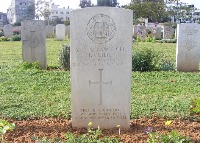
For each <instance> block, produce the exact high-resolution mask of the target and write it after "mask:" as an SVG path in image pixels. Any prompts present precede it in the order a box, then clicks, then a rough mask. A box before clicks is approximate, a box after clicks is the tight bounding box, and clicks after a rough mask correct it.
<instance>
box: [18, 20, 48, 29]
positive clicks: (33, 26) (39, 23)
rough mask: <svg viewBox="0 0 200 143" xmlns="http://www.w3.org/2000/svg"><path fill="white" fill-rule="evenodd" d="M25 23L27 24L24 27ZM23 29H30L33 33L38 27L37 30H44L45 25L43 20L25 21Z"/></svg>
mask: <svg viewBox="0 0 200 143" xmlns="http://www.w3.org/2000/svg"><path fill="white" fill-rule="evenodd" d="M24 23H26V24H25V25H24ZM23 25H24V26H23ZM22 27H23V29H24V30H29V29H30V30H31V31H35V29H36V27H37V29H41V30H44V29H45V23H44V21H43V20H25V21H22Z"/></svg>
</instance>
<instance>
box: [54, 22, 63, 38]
mask: <svg viewBox="0 0 200 143" xmlns="http://www.w3.org/2000/svg"><path fill="white" fill-rule="evenodd" d="M56 39H57V40H64V39H65V25H64V24H57V25H56Z"/></svg>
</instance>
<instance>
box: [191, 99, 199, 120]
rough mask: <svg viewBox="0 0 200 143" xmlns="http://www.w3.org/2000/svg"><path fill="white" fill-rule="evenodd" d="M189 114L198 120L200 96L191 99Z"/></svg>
mask: <svg viewBox="0 0 200 143" xmlns="http://www.w3.org/2000/svg"><path fill="white" fill-rule="evenodd" d="M190 115H192V116H194V117H196V118H197V120H198V121H200V98H198V99H194V100H193V101H192V105H191V113H190Z"/></svg>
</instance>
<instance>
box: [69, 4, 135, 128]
mask: <svg viewBox="0 0 200 143" xmlns="http://www.w3.org/2000/svg"><path fill="white" fill-rule="evenodd" d="M132 17H133V16H132V11H131V10H125V9H120V8H107V7H95V8H84V9H81V10H76V11H73V12H72V13H71V19H70V23H71V25H70V28H71V29H70V31H71V50H70V52H71V69H70V70H71V71H70V72H71V84H72V87H71V92H72V126H73V127H79V128H80V127H87V126H88V123H89V122H93V127H98V126H100V128H113V127H116V126H117V125H120V126H121V127H122V128H126V129H128V128H129V126H130V96H131V69H132V68H131V66H132V45H131V44H132V26H133V25H132Z"/></svg>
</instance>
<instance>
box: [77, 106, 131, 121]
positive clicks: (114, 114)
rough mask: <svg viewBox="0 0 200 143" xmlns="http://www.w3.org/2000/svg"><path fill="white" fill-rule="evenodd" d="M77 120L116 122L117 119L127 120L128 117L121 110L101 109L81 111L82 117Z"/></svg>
mask: <svg viewBox="0 0 200 143" xmlns="http://www.w3.org/2000/svg"><path fill="white" fill-rule="evenodd" d="M76 119H81V120H94V119H99V120H105V119H106V120H112V119H114V120H116V119H120V120H121V119H122V120H126V119H127V117H126V115H124V114H123V113H122V111H121V110H120V109H117V108H110V109H107V108H103V109H102V108H99V109H86V108H85V109H80V116H79V117H76Z"/></svg>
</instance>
